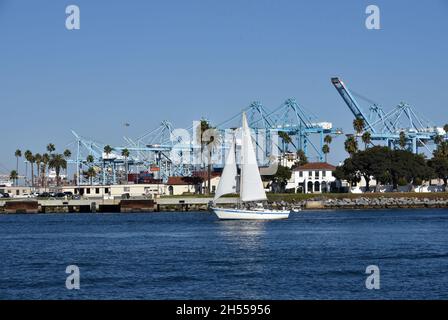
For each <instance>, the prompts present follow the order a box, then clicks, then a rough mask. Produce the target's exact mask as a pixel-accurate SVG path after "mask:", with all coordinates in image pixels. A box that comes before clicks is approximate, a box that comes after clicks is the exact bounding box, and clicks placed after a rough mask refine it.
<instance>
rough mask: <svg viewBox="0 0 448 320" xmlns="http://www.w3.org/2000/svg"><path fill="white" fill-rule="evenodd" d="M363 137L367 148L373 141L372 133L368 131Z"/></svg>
mask: <svg viewBox="0 0 448 320" xmlns="http://www.w3.org/2000/svg"><path fill="white" fill-rule="evenodd" d="M361 139H362V142H364V149H367V146H368V145H369V144H370V143H371V142H372V134H371V133H370V132H369V131H366V132H364V133H363V134H362V136H361Z"/></svg>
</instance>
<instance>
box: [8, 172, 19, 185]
mask: <svg viewBox="0 0 448 320" xmlns="http://www.w3.org/2000/svg"><path fill="white" fill-rule="evenodd" d="M18 178H19V173H18V172H17V171H16V170H12V171H11V173H10V174H9V179H11V180H12V181H13V182H14V181H17V179H18Z"/></svg>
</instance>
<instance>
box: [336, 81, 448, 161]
mask: <svg viewBox="0 0 448 320" xmlns="http://www.w3.org/2000/svg"><path fill="white" fill-rule="evenodd" d="M331 82H332V84H333V86H334V87H335V88H336V90H337V91H338V93H339V94H340V95H341V97H342V99H343V100H344V102H345V103H346V104H347V106H348V107H349V109H350V111H351V112H352V113H353V115H354V116H355V118H357V119H362V120H363V121H364V128H365V131H369V132H370V134H371V140H372V141H378V142H380V143H385V144H386V145H387V146H389V147H390V148H398V147H399V146H400V134H401V135H402V136H403V134H404V137H405V145H406V148H407V149H408V150H410V151H412V152H413V153H419V149H420V148H424V149H426V150H427V151H429V152H430V151H431V148H430V145H431V144H433V143H434V139H435V138H436V136H442V135H444V134H445V132H444V130H443V128H441V127H437V126H434V125H433V124H432V123H430V122H429V121H428V120H425V119H424V118H423V117H421V116H419V115H418V114H417V112H416V111H415V110H414V108H413V107H411V106H410V105H409V104H407V103H404V102H400V103H399V104H398V105H397V106H396V107H395V108H393V109H392V110H390V111H389V112H385V111H384V110H383V108H382V107H381V106H380V105H378V104H375V103H374V104H372V105H371V106H370V107H369V113H368V114H367V113H365V111H363V109H362V108H361V107H360V105H359V103H358V102H357V100H356V99H355V97H354V94H353V93H352V92H350V90H349V89H348V88H347V86H346V85H345V84H344V82H343V81H342V80H341V79H340V78H338V77H334V78H331Z"/></svg>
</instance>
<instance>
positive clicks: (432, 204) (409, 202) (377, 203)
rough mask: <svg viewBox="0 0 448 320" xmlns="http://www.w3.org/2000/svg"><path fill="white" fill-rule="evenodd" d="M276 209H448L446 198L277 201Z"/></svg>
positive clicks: (359, 198) (274, 204)
mask: <svg viewBox="0 0 448 320" xmlns="http://www.w3.org/2000/svg"><path fill="white" fill-rule="evenodd" d="M273 206H274V207H277V208H281V207H285V208H289V209H295V208H302V209H307V210H313V209H387V208H448V199H446V198H435V199H430V198H421V197H420V198H418V197H375V198H372V197H358V198H339V199H336V198H330V199H319V198H316V199H307V200H301V201H292V202H286V201H276V202H274V203H273Z"/></svg>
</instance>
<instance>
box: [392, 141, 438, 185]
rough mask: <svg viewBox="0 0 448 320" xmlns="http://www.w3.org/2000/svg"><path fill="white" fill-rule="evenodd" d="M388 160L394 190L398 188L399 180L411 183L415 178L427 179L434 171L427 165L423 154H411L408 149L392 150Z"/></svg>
mask: <svg viewBox="0 0 448 320" xmlns="http://www.w3.org/2000/svg"><path fill="white" fill-rule="evenodd" d="M390 160H391V164H390V176H391V180H392V186H393V189H394V190H397V189H398V185H399V184H400V181H404V180H406V181H407V182H408V183H413V182H414V180H415V179H422V180H428V179H430V178H431V177H432V176H434V171H433V170H432V168H430V167H429V166H428V163H427V161H426V160H425V158H424V156H423V155H420V154H413V153H412V152H410V151H408V150H393V151H392V152H391V159H390Z"/></svg>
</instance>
